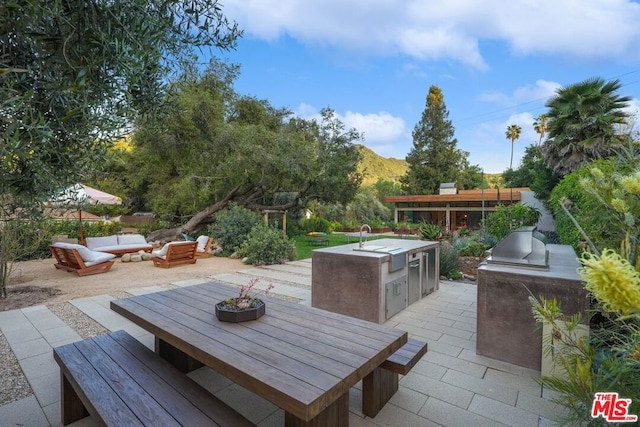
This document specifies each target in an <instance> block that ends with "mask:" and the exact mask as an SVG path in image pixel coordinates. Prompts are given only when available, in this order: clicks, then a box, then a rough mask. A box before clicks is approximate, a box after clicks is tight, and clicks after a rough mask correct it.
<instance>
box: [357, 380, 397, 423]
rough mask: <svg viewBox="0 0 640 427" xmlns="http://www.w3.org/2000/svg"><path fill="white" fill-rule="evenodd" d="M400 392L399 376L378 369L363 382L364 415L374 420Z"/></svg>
mask: <svg viewBox="0 0 640 427" xmlns="http://www.w3.org/2000/svg"><path fill="white" fill-rule="evenodd" d="M396 391H398V374H396V373H395V372H392V371H390V370H388V369H382V368H376V369H374V370H373V372H371V373H370V374H369V375H367V376H366V377H364V378H363V380H362V413H363V414H365V415H366V416H367V417H371V418H374V417H375V416H376V415H378V412H380V410H381V409H382V407H383V406H384V405H385V404H386V403H387V402H388V401H389V399H391V396H393V395H394V394H395V392H396Z"/></svg>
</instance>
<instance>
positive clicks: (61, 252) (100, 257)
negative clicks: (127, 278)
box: [49, 242, 115, 276]
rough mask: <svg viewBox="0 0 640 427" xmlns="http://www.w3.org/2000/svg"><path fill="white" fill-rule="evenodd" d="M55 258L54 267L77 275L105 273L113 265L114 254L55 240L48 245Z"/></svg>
mask: <svg viewBox="0 0 640 427" xmlns="http://www.w3.org/2000/svg"><path fill="white" fill-rule="evenodd" d="M49 248H50V249H51V254H52V255H53V257H54V258H55V260H56V263H55V264H54V267H55V268H57V269H58V270H65V271H69V272H73V273H76V274H77V275H78V276H88V275H90V274H99V273H106V272H107V271H109V270H110V269H111V267H112V266H113V263H114V261H113V258H115V255H113V254H110V253H106V252H97V251H92V250H90V249H88V248H86V247H84V246H82V245H77V244H73V243H65V242H56V243H54V244H52V245H51V246H49Z"/></svg>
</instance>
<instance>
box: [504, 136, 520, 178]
mask: <svg viewBox="0 0 640 427" xmlns="http://www.w3.org/2000/svg"><path fill="white" fill-rule="evenodd" d="M520 132H522V128H521V127H520V126H518V125H509V126H508V127H507V131H506V132H505V133H504V134H505V135H506V137H507V139H509V140H511V161H510V162H509V169H512V166H513V144H514V142H516V139H518V138H520Z"/></svg>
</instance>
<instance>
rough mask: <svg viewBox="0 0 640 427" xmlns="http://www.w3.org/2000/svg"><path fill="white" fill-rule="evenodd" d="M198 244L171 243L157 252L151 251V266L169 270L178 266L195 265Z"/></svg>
mask: <svg viewBox="0 0 640 427" xmlns="http://www.w3.org/2000/svg"><path fill="white" fill-rule="evenodd" d="M197 248H198V242H171V243H167V244H166V245H164V246H163V247H162V249H161V250H159V251H153V252H151V254H152V255H153V265H155V266H156V267H164V268H169V267H172V266H174V265H180V264H195V263H196V261H197V260H198V258H196V249H197Z"/></svg>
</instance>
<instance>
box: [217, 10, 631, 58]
mask: <svg viewBox="0 0 640 427" xmlns="http://www.w3.org/2000/svg"><path fill="white" fill-rule="evenodd" d="M223 12H224V13H225V15H226V16H227V17H228V18H231V19H234V20H236V21H238V23H239V24H240V27H241V28H242V29H244V30H245V31H246V33H247V35H249V36H253V37H258V38H261V39H265V40H276V39H278V38H279V37H281V36H282V35H284V34H286V35H288V36H290V37H292V38H294V39H296V40H298V41H300V42H302V43H305V44H312V45H319V46H332V47H338V48H340V49H344V50H347V51H352V50H356V51H361V52H364V53H367V54H371V55H397V54H404V55H407V56H410V57H413V58H415V59H418V60H423V61H431V60H440V59H450V60H453V61H456V62H459V63H462V64H466V65H468V66H470V67H472V68H476V69H480V70H483V69H486V68H487V64H486V62H485V59H484V58H483V56H482V52H481V48H480V47H479V46H480V45H481V42H484V41H489V42H495V41H502V42H504V43H506V44H507V45H508V46H510V47H511V49H512V51H513V53H515V54H517V55H531V54H540V53H544V54H553V55H558V56H559V57H561V58H562V59H563V60H570V59H571V58H582V59H587V60H602V59H606V58H614V57H627V58H630V59H632V60H634V59H638V58H639V57H640V55H638V50H637V48H636V47H637V45H638V43H639V42H640V26H638V25H637V23H638V22H639V21H640V4H638V3H637V2H634V1H632V0H590V1H584V0H526V1H513V2H504V1H503V0H456V1H451V2H433V1H431V2H426V1H420V0H413V1H410V2H400V3H399V2H396V1H392V0H322V1H320V0H226V1H225V2H224V9H223Z"/></svg>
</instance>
